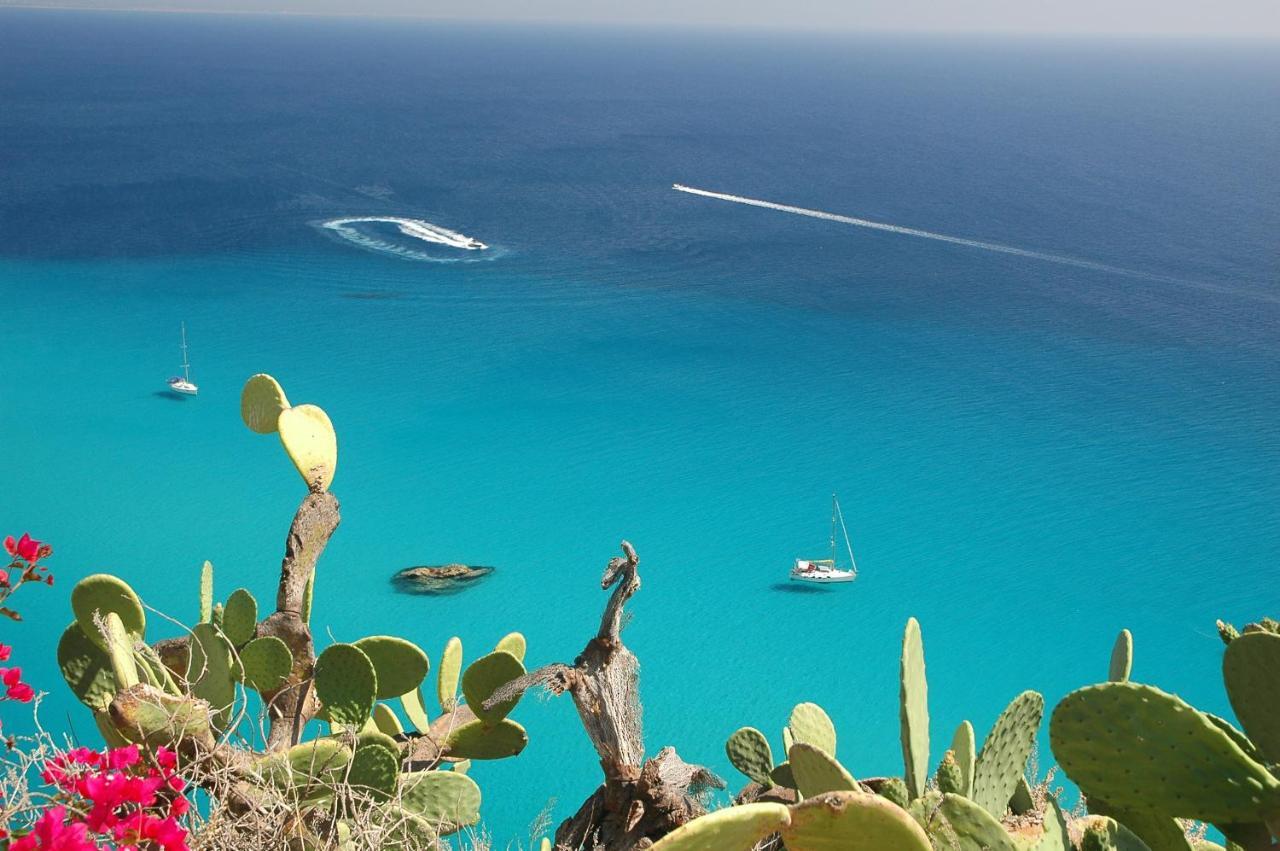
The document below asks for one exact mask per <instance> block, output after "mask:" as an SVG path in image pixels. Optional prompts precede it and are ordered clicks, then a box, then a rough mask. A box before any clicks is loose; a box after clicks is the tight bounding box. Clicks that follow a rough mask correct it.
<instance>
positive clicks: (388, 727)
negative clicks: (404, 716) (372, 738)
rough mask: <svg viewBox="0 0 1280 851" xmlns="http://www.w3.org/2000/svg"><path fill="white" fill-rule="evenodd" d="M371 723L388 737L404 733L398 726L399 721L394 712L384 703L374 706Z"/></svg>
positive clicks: (402, 728)
mask: <svg viewBox="0 0 1280 851" xmlns="http://www.w3.org/2000/svg"><path fill="white" fill-rule="evenodd" d="M373 723H374V724H375V725H376V726H377V728H378V729H379V730H381V731H382V732H384V733H386V734H387V735H388V736H398V735H400V734H401V733H403V732H404V727H402V726H400V719H399V718H397V717H396V713H395V710H393V709H392V708H391V707H390V706H387V705H386V704H385V703H375V704H374V706H373Z"/></svg>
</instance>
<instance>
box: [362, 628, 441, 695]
mask: <svg viewBox="0 0 1280 851" xmlns="http://www.w3.org/2000/svg"><path fill="white" fill-rule="evenodd" d="M355 646H356V647H359V648H360V649H361V650H362V651H363V652H364V655H366V656H368V657H369V661H370V662H372V663H373V669H374V670H375V671H377V673H378V699H379V700H387V699H389V698H393V697H399V696H400V695H402V694H404V693H406V692H410V691H413V690H415V689H417V687H418V686H419V685H420V684H421V683H422V680H423V678H424V677H425V676H426V675H427V671H429V670H430V669H431V660H430V659H428V658H427V654H426V653H423V652H422V650H420V649H419V648H418V645H416V644H414V643H413V642H411V641H405V640H404V639H403V638H395V637H393V636H390V635H372V636H369V637H368V638H362V639H360V640H359V641H357V642H356V643H355Z"/></svg>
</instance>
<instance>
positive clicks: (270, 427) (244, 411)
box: [240, 372, 289, 434]
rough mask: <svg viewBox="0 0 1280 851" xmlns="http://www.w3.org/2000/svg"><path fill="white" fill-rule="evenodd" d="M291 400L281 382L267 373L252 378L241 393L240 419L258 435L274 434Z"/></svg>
mask: <svg viewBox="0 0 1280 851" xmlns="http://www.w3.org/2000/svg"><path fill="white" fill-rule="evenodd" d="M288 408H289V400H288V399H287V398H286V397H285V395H284V390H283V389H282V388H281V387H280V384H279V382H277V381H276V380H275V379H274V378H272V377H271V376H269V375H266V374H265V373H261V372H260V373H258V374H257V375H254V376H251V377H250V378H249V380H248V381H246V382H245V383H244V389H243V390H241V391H240V418H241V419H242V420H244V424H245V425H247V426H248V427H249V428H250V429H252V430H253V431H256V432H257V433H258V434H272V433H273V432H275V430H276V424H277V423H278V422H279V420H280V414H281V413H283V412H284V411H285V410H287V409H288Z"/></svg>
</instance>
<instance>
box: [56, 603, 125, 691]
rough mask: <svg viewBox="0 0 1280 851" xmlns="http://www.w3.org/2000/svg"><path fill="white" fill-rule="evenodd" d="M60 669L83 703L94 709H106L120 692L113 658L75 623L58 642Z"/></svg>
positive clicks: (64, 632)
mask: <svg viewBox="0 0 1280 851" xmlns="http://www.w3.org/2000/svg"><path fill="white" fill-rule="evenodd" d="M58 669H59V670H61V671H62V677H63V679H65V680H66V681H67V685H68V686H70V687H71V691H72V692H73V693H74V694H75V696H76V697H77V698H79V699H80V702H81V703H83V704H84V705H85V706H87V707H89V708H90V709H93V710H96V711H100V712H101V711H105V710H106V708H107V706H109V705H110V703H111V698H113V697H115V694H116V678H115V674H113V673H112V672H111V658H110V657H109V656H107V651H106V650H103V649H102V648H101V647H99V646H98V645H97V644H96V643H95V642H93V641H91V640H90V639H89V636H87V635H85V633H84V630H83V629H81V628H80V624H79V622H73V623H72V624H71V625H70V626H68V627H67V628H66V630H65V631H63V633H62V638H61V639H59V641H58Z"/></svg>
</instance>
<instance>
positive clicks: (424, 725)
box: [400, 688, 431, 733]
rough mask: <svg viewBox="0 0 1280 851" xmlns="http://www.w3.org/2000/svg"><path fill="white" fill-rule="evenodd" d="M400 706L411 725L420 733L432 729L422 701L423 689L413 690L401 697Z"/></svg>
mask: <svg viewBox="0 0 1280 851" xmlns="http://www.w3.org/2000/svg"><path fill="white" fill-rule="evenodd" d="M400 706H401V708H403V709H404V714H405V715H406V716H407V717H408V719H409V723H410V724H412V725H413V728H414V729H415V730H417V731H418V732H419V733H426V732H428V731H429V730H430V729H431V719H430V718H429V717H428V716H427V708H426V706H425V705H424V703H423V700H422V689H419V688H413V689H410V690H409V691H407V692H405V693H404V694H402V695H400Z"/></svg>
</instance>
